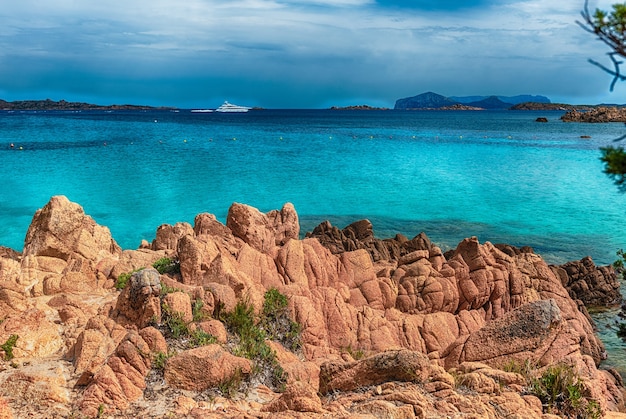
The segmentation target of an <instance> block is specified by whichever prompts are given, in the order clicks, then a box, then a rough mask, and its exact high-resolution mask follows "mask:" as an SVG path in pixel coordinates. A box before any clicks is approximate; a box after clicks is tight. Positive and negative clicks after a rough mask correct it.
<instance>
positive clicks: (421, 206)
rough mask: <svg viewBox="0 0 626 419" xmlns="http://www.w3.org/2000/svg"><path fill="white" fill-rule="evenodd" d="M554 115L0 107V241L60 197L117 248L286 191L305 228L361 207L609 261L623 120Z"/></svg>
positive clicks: (397, 222) (451, 240)
mask: <svg viewBox="0 0 626 419" xmlns="http://www.w3.org/2000/svg"><path fill="white" fill-rule="evenodd" d="M560 115H561V113H559V112H542V113H535V112H512V111H500V112H458V111H457V112H452V111H450V112H398V111H371V112H364V111H360V112H359V111H329V110H310V111H295V110H289V111H277V110H261V111H253V112H249V113H247V114H236V115H235V114H193V113H189V112H187V111H181V112H179V113H173V112H169V111H159V112H115V113H105V112H99V113H88V112H82V113H0V156H1V157H2V175H3V176H2V179H3V181H2V182H1V183H0V217H1V218H0V221H1V222H0V244H2V245H4V246H9V247H12V248H15V249H18V250H21V248H22V246H23V240H24V236H25V233H26V229H27V228H28V225H29V223H30V221H31V218H32V215H33V214H34V212H35V211H36V210H37V209H38V208H41V207H42V206H43V205H45V203H46V202H47V201H48V199H49V198H50V196H52V195H57V194H63V195H66V196H67V197H68V198H69V199H70V200H72V201H75V202H78V203H80V204H81V205H82V206H83V207H84V208H85V211H86V212H87V213H88V214H90V215H92V216H93V217H94V218H95V219H96V221H97V222H98V223H100V224H103V225H106V226H108V227H109V228H110V229H111V232H112V234H113V237H114V238H115V239H116V240H117V241H118V243H120V245H121V246H122V247H124V248H136V247H137V246H138V245H139V243H140V241H141V240H142V239H146V240H151V239H152V238H153V237H154V234H155V231H156V228H157V227H158V226H159V225H160V224H163V223H175V222H178V221H189V222H192V221H193V218H194V217H195V215H196V214H198V213H200V212H210V213H213V214H215V215H216V216H217V217H218V218H219V219H220V220H222V221H224V220H225V217H226V213H227V211H228V207H229V206H230V205H231V203H232V202H243V203H247V204H250V205H253V206H255V207H258V208H259V209H261V210H263V211H268V210H270V209H274V208H280V207H281V206H282V204H283V203H284V202H287V201H289V202H292V203H293V204H294V205H295V207H296V210H297V211H298V213H299V215H300V217H301V220H302V230H303V231H307V230H311V229H312V228H313V227H314V226H315V225H317V224H318V223H319V222H321V221H323V220H324V219H327V218H328V219H331V221H333V222H334V223H337V224H338V225H340V226H344V225H346V224H348V223H350V222H352V221H355V220H356V219H359V218H365V217H366V218H369V219H370V220H371V221H372V222H373V223H374V228H375V232H376V234H377V235H378V236H380V237H388V236H391V235H393V234H395V233H396V232H402V233H404V234H406V235H407V236H410V237H412V236H414V235H415V234H417V233H419V232H420V231H425V232H426V233H427V234H428V235H429V236H430V237H431V239H432V240H433V241H435V242H436V243H438V244H439V245H441V246H442V247H443V248H446V249H447V248H450V247H454V246H455V245H456V244H457V243H458V242H459V241H460V240H461V239H463V238H464V237H467V236H472V235H475V236H478V238H479V239H480V240H481V241H487V240H488V241H492V242H508V243H511V244H515V245H530V246H532V247H534V248H535V249H536V251H538V252H540V253H542V254H543V255H544V257H545V258H546V259H547V260H549V261H550V262H564V261H567V260H573V259H580V258H581V257H583V256H585V255H591V256H592V257H593V258H594V260H595V261H596V262H597V263H610V262H612V261H613V259H614V258H615V251H616V250H617V249H618V248H621V247H626V232H625V231H624V229H623V227H622V225H623V224H622V221H623V219H624V215H625V211H626V206H625V205H624V204H626V196H625V195H622V194H619V193H618V191H617V190H616V188H615V187H614V186H613V184H612V183H611V181H610V180H609V179H608V178H607V177H606V176H605V175H604V174H603V173H602V165H601V162H600V161H599V160H598V157H599V151H598V147H600V146H603V145H607V144H611V141H612V139H613V138H616V137H618V136H620V135H622V134H623V132H624V130H625V127H624V126H623V124H594V125H591V124H576V123H563V122H561V121H559V120H558V117H559V116H560ZM537 116H547V117H548V118H549V120H550V122H548V123H547V124H544V123H536V122H534V121H535V119H536V117H537ZM581 135H590V136H591V139H581V138H580V136H581ZM10 143H13V144H14V145H15V147H14V148H13V149H11V148H10V147H9V144H10ZM20 147H21V148H22V149H21V150H20V149H19V148H20Z"/></svg>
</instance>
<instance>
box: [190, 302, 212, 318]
mask: <svg viewBox="0 0 626 419" xmlns="http://www.w3.org/2000/svg"><path fill="white" fill-rule="evenodd" d="M203 308H204V301H202V300H200V299H198V300H193V304H192V306H191V313H192V314H193V321H194V322H200V321H202V320H204V319H206V318H207V317H208V316H207V314H206V313H205V312H204V311H203V310H202V309H203Z"/></svg>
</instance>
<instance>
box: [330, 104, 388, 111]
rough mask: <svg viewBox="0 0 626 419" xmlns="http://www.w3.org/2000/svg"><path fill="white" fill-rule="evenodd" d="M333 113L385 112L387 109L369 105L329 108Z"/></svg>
mask: <svg viewBox="0 0 626 419" xmlns="http://www.w3.org/2000/svg"><path fill="white" fill-rule="evenodd" d="M330 109H331V110H333V111H387V110H389V108H384V107H382V108H381V107H376V106H370V105H351V106H331V107H330Z"/></svg>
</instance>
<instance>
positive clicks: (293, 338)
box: [260, 288, 302, 351]
mask: <svg viewBox="0 0 626 419" xmlns="http://www.w3.org/2000/svg"><path fill="white" fill-rule="evenodd" d="M287 303H288V301H287V297H286V296H284V295H283V294H281V293H280V292H279V291H278V290H277V289H276V288H270V289H269V290H268V291H267V292H266V293H265V296H264V300H263V316H262V318H261V321H260V324H261V327H262V328H263V330H265V332H266V333H267V337H268V339H271V340H275V341H277V342H280V343H281V344H283V345H284V346H285V347H287V348H289V349H291V350H292V351H297V350H299V349H300V347H301V343H300V333H301V332H302V327H301V326H300V324H298V323H297V322H295V321H293V320H291V319H290V318H289V310H288V308H287Z"/></svg>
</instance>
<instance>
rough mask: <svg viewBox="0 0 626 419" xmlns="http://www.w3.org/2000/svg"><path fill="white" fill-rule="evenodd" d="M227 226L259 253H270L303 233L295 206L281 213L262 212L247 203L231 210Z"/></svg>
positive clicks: (286, 208)
mask: <svg viewBox="0 0 626 419" xmlns="http://www.w3.org/2000/svg"><path fill="white" fill-rule="evenodd" d="M226 226H227V227H228V228H229V229H230V230H231V231H232V232H233V234H234V235H235V236H236V237H239V238H240V239H242V240H243V241H245V242H246V243H248V244H249V245H250V246H252V247H253V248H255V249H256V250H258V251H260V252H263V253H268V252H271V251H272V250H273V249H274V247H275V246H280V245H282V244H284V243H285V242H287V241H288V240H289V239H297V238H298V235H299V233H300V225H299V223H298V215H297V213H296V211H295V209H294V207H293V205H291V204H285V205H284V206H283V208H282V209H281V210H280V212H279V211H276V210H274V211H270V212H268V213H267V214H263V213H261V212H260V211H259V210H257V209H256V208H253V207H251V206H249V205H244V204H237V203H235V204H233V205H231V207H230V208H229V209H228V216H227V218H226Z"/></svg>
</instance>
